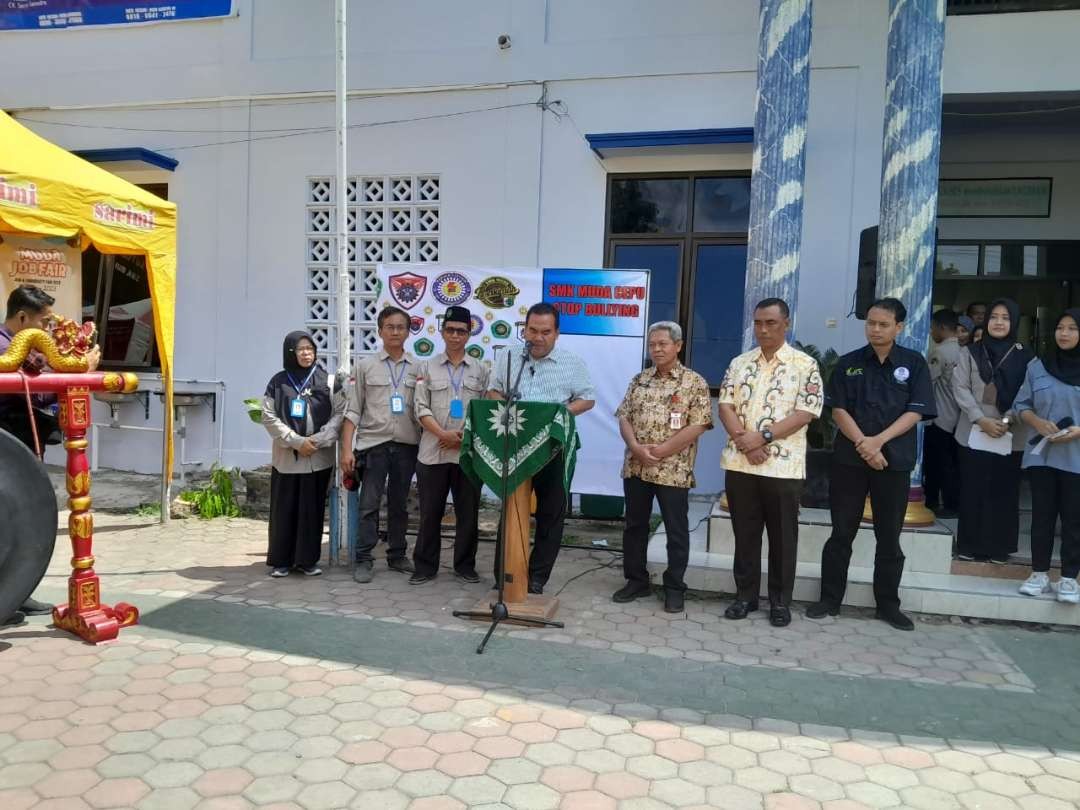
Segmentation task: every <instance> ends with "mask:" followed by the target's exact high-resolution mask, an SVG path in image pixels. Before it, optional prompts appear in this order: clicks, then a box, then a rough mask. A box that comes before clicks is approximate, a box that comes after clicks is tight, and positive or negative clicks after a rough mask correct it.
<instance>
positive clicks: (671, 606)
mask: <svg viewBox="0 0 1080 810" xmlns="http://www.w3.org/2000/svg"><path fill="white" fill-rule="evenodd" d="M683 609H684V608H683V592H682V591H664V613H682V612H683Z"/></svg>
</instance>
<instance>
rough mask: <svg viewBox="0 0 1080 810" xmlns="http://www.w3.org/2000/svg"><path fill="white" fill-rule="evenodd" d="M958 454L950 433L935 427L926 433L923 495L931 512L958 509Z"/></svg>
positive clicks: (930, 426) (929, 426)
mask: <svg viewBox="0 0 1080 810" xmlns="http://www.w3.org/2000/svg"><path fill="white" fill-rule="evenodd" d="M959 450H960V445H959V444H957V443H956V439H955V438H954V437H953V435H952V434H951V433H949V432H948V431H945V430H942V429H941V428H939V427H937V426H936V425H928V426H927V428H926V430H925V431H923V479H922V483H923V493H924V494H925V495H926V505H927V506H928V507H930V508H931V509H936V508H937V507H939V506H943V507H945V508H946V509H951V510H952V511H954V512H955V511H956V510H957V508H959V505H960V476H959V471H958V465H959Z"/></svg>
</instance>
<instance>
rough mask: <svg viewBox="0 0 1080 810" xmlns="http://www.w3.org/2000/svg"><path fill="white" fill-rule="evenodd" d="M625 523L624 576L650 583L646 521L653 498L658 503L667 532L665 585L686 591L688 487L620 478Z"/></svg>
mask: <svg viewBox="0 0 1080 810" xmlns="http://www.w3.org/2000/svg"><path fill="white" fill-rule="evenodd" d="M623 495H624V496H625V498H626V523H625V526H624V527H623V541H622V542H623V576H625V577H626V578H627V579H628V580H629V581H630V582H633V583H638V584H641V585H648V584H649V570H648V550H649V520H650V518H651V517H652V505H653V498H655V499H656V500H657V502H658V503H659V504H660V516H661V517H662V518H663V519H664V531H665V533H666V534H667V558H668V565H667V570H666V571H664V588H666V589H668V590H671V591H685V590H686V583H685V582H684V581H683V577H684V576H685V575H686V564H687V562H689V560H690V516H689V513H690V490H688V489H686V488H684V487H668V486H664V485H662V484H652V483H650V482H648V481H642V480H641V479H640V478H624V479H623Z"/></svg>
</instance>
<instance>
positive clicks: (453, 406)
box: [450, 397, 465, 419]
mask: <svg viewBox="0 0 1080 810" xmlns="http://www.w3.org/2000/svg"><path fill="white" fill-rule="evenodd" d="M450 418H451V419H464V418H465V403H464V402H462V401H461V400H460V399H459V398H457V397H454V398H453V399H452V400H450Z"/></svg>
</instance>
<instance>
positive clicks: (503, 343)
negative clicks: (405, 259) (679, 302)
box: [378, 264, 649, 496]
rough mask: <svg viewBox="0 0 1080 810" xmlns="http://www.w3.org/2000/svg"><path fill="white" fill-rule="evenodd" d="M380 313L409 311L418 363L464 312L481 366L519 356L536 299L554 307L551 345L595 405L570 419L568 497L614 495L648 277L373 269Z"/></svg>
mask: <svg viewBox="0 0 1080 810" xmlns="http://www.w3.org/2000/svg"><path fill="white" fill-rule="evenodd" d="M378 276H379V308H380V309H382V308H384V307H387V306H397V307H400V308H401V309H403V310H405V311H406V312H407V313H409V331H410V334H409V339H408V341H407V342H406V344H405V348H406V350H407V351H410V352H411V353H412V354H414V355H415V356H416V357H418V358H420V359H423V358H425V357H432V356H434V355H435V354H438V353H439V352H441V351H442V350H443V344H442V338H441V336H440V332H441V327H442V315H443V313H445V312H446V308H447V307H448V306H453V305H457V306H463V307H466V308H467V309H468V310H469V311H470V312H471V314H472V330H471V331H472V334H471V336H470V339H469V342H468V344H466V347H465V351H466V352H468V353H469V354H470V355H471V356H473V357H475V358H476V359H478V360H480V361H482V362H483V363H485V364H486V365H488V366H489V367H490V366H491V365H492V364H493V363H495V362H499V358H500V357H501V358H502V359H501V362H503V363H505V362H506V360H505V354H503V352H504V351H513V352H520V351H522V349H523V345H524V344H523V333H524V329H525V313H526V312H528V309H529V307H530V306H531V305H532V304H535V303H537V302H538V301H546V302H548V303H550V304H551V305H552V306H554V307H555V308H556V309H558V310H559V313H560V314H559V319H560V337H559V343H558V345H559V346H561V347H562V348H564V349H568V350H569V351H572V352H574V353H575V354H577V355H578V356H579V357H581V358H582V359H583V360H584V361H585V364H586V366H588V369H589V374H590V375H591V377H592V382H593V386H594V387H595V389H596V406H595V407H594V408H593V409H592V410H591V411H589V412H588V413H586V414H584V415H583V416H581V417H580V418H579V419H578V432H579V434H580V435H581V451H580V452H579V454H578V461H577V469H576V471H575V474H574V482H573V485H572V488H571V489H572V491H573V492H577V493H581V494H589V495H619V496H621V495H622V479H621V478H620V476H619V473H620V471H621V470H622V461H623V451H624V445H623V441H622V437H621V436H620V435H619V425H618V422H617V421H616V419H615V409H616V408H617V407H618V406H619V403H620V402H621V401H622V396H623V394H624V393H625V391H626V386H627V384H628V383H629V382H630V380H631V378H632V377H633V376H634V375H635V374H637V373H638V372H639V371H641V367H642V361H643V359H644V356H645V330H646V328H647V325H648V324H647V310H648V296H649V271H648V270H607V269H580V268H536V267H503V268H490V267H469V266H451V265H444V264H393V265H379V266H378Z"/></svg>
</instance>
